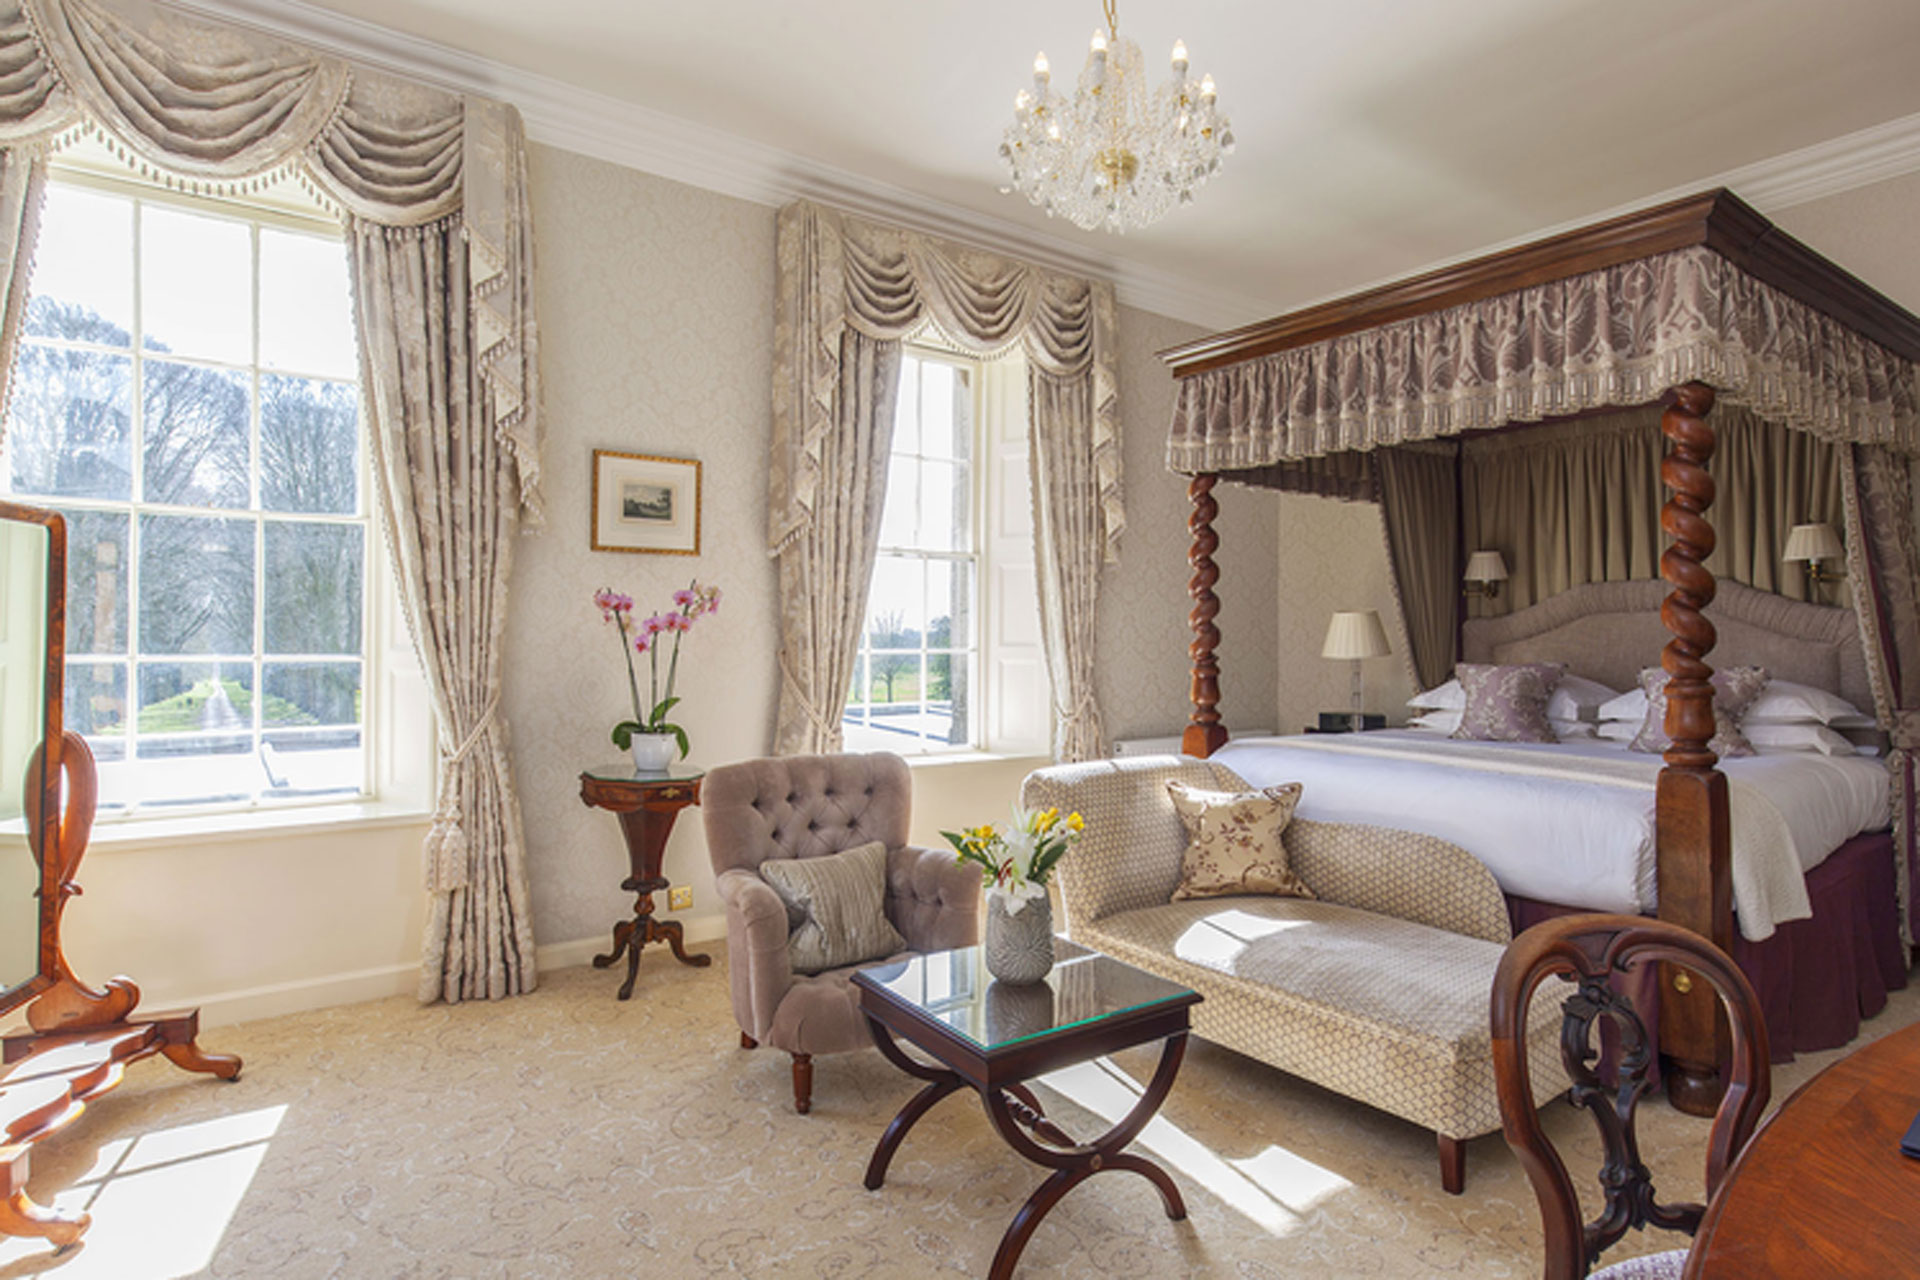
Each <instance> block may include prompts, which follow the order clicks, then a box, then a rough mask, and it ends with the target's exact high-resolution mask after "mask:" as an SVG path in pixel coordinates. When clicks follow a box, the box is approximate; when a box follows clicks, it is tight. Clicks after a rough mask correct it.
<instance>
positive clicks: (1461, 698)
mask: <svg viewBox="0 0 1920 1280" xmlns="http://www.w3.org/2000/svg"><path fill="white" fill-rule="evenodd" d="M1407 705H1408V706H1410V707H1413V708H1415V709H1416V710H1420V711H1459V710H1461V709H1462V708H1463V707H1465V706H1466V705H1467V691H1466V690H1465V689H1462V688H1461V687H1460V681H1459V680H1457V679H1455V680H1449V681H1447V682H1446V683H1445V684H1443V685H1440V686H1439V687H1438V688H1434V689H1429V690H1427V691H1426V692H1425V693H1416V694H1414V695H1413V696H1412V697H1411V698H1408V699H1407ZM1421 727H1422V728H1426V727H1428V726H1425V725H1422V726H1421Z"/></svg>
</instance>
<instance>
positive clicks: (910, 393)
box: [893, 356, 925, 453]
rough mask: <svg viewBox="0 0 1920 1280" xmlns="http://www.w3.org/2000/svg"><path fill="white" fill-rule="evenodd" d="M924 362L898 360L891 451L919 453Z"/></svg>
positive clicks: (903, 358)
mask: <svg viewBox="0 0 1920 1280" xmlns="http://www.w3.org/2000/svg"><path fill="white" fill-rule="evenodd" d="M924 364H925V362H924V361H922V360H920V359H918V358H916V357H914V356H902V357H901V358H900V392H899V398H898V400H897V401H896V403H895V405H894V410H893V451H894V452H895V453H918V452H920V370H921V369H922V368H923V367H924Z"/></svg>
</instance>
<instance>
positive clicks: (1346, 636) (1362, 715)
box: [1320, 609, 1393, 730]
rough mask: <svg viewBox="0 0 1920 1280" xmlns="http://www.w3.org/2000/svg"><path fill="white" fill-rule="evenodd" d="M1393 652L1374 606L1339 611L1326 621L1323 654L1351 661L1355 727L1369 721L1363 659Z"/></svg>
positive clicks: (1351, 722)
mask: <svg viewBox="0 0 1920 1280" xmlns="http://www.w3.org/2000/svg"><path fill="white" fill-rule="evenodd" d="M1391 652H1393V650H1392V649H1391V648H1390V647H1389V646H1388V644H1387V629H1386V628H1385V627H1383V626H1381V625H1380V615H1379V613H1378V612H1376V611H1375V610H1373V609H1361V610H1357V611H1354V612H1351V613H1336V614H1334V615H1333V617H1332V618H1331V619H1329V620H1328V622H1327V639H1326V643H1325V644H1323V645H1321V646H1320V656H1321V657H1323V658H1345V659H1347V660H1348V662H1350V663H1351V664H1352V667H1353V718H1352V720H1351V721H1350V722H1349V724H1350V727H1351V728H1353V729H1355V730H1359V729H1361V728H1363V727H1365V724H1366V704H1365V698H1364V697H1363V693H1364V685H1363V680H1364V677H1363V676H1362V675H1361V674H1360V660H1361V659H1362V658H1378V657H1382V656H1384V655H1386V654H1388V653H1391Z"/></svg>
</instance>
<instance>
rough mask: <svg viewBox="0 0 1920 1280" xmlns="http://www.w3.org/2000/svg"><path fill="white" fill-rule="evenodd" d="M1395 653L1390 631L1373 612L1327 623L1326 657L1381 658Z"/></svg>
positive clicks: (1340, 616)
mask: <svg viewBox="0 0 1920 1280" xmlns="http://www.w3.org/2000/svg"><path fill="white" fill-rule="evenodd" d="M1391 652H1393V650H1392V649H1391V648H1390V647H1389V646H1388V645H1387V629H1386V628H1385V627H1383V626H1381V625H1380V614H1379V613H1378V611H1376V610H1373V609H1360V610H1355V611H1353V612H1350V613H1336V614H1334V615H1333V619H1332V620H1331V621H1330V622H1328V623H1327V642H1326V643H1325V644H1324V645H1322V646H1321V647H1320V656H1321V657H1323V658H1378V657H1381V656H1382V655H1384V654H1388V653H1391Z"/></svg>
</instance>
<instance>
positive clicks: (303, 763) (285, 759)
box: [260, 681, 366, 797]
mask: <svg viewBox="0 0 1920 1280" xmlns="http://www.w3.org/2000/svg"><path fill="white" fill-rule="evenodd" d="M269 687H271V681H269ZM268 706H269V707H271V706H272V698H271V696H269V698H268ZM260 765H261V768H262V769H263V770H264V771H265V773H266V783H267V788H268V789H267V791H266V792H265V793H264V794H266V795H268V796H275V797H280V796H287V797H292V796H318V795H330V794H334V795H337V794H341V793H347V792H355V791H358V790H360V789H361V787H362V786H364V785H365V777H366V765H365V763H364V756H363V755H362V748H361V740H360V730H359V729H358V728H338V729H317V730H316V729H282V730H280V731H279V732H277V733H268V734H265V735H263V738H262V741H261V743H260Z"/></svg>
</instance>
